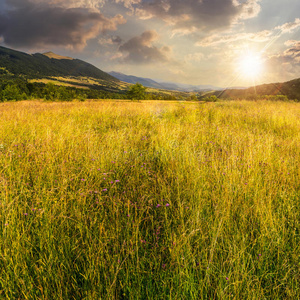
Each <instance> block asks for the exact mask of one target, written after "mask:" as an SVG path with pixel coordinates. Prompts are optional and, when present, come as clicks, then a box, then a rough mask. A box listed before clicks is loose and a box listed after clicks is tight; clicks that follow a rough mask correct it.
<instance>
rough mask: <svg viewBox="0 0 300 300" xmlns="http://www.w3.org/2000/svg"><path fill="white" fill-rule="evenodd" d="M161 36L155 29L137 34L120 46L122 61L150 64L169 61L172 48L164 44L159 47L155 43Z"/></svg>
mask: <svg viewBox="0 0 300 300" xmlns="http://www.w3.org/2000/svg"><path fill="white" fill-rule="evenodd" d="M158 38H159V36H158V34H157V32H156V31H154V30H148V31H145V32H144V33H142V34H141V35H140V36H136V37H134V38H132V39H130V40H129V41H127V42H126V43H124V44H123V45H121V46H120V47H119V52H120V53H121V54H122V56H120V55H119V57H118V58H120V57H121V61H122V62H127V63H135V64H150V63H159V62H167V61H169V59H170V55H171V48H170V47H167V46H163V47H161V48H158V47H156V46H154V45H153V43H154V42H155V41H157V40H158Z"/></svg>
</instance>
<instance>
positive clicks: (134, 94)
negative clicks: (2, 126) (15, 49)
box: [0, 78, 177, 102]
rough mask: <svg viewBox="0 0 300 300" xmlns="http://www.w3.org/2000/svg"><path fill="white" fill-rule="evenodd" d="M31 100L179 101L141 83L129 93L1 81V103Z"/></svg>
mask: <svg viewBox="0 0 300 300" xmlns="http://www.w3.org/2000/svg"><path fill="white" fill-rule="evenodd" d="M30 99H44V100H48V101H72V100H75V99H76V100H80V101H84V100H86V99H129V100H133V101H137V100H145V99H149V100H177V98H176V97H175V96H174V95H172V94H162V93H147V92H146V88H145V87H144V86H143V85H141V84H140V83H137V84H134V85H132V86H130V87H129V88H128V90H127V91H121V90H120V91H119V92H109V91H104V90H97V89H82V88H75V87H70V86H59V85H55V84H54V83H52V82H49V83H47V84H45V83H39V82H29V81H27V80H26V79H22V78H18V79H1V81H0V102H6V101H19V100H30Z"/></svg>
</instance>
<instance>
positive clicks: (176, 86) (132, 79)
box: [109, 71, 222, 92]
mask: <svg viewBox="0 0 300 300" xmlns="http://www.w3.org/2000/svg"><path fill="white" fill-rule="evenodd" d="M109 74H110V75H112V76H114V77H116V78H118V79H119V80H121V81H124V82H127V83H137V82H139V83H141V84H142V85H144V86H146V87H153V88H156V89H165V90H172V91H184V92H197V91H212V90H221V89H222V88H220V87H216V86H212V85H192V84H181V83H174V82H159V81H155V80H153V79H150V78H144V77H137V76H133V75H125V74H123V73H120V72H114V71H112V72H109Z"/></svg>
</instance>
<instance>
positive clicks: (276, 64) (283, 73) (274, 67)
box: [266, 40, 300, 81]
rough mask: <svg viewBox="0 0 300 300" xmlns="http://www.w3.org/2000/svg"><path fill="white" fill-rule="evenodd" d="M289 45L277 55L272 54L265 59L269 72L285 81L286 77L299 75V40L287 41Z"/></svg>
mask: <svg viewBox="0 0 300 300" xmlns="http://www.w3.org/2000/svg"><path fill="white" fill-rule="evenodd" d="M287 44H290V47H289V48H288V49H286V50H285V51H283V52H282V53H279V54H277V55H272V56H270V57H269V58H268V60H267V61H266V65H267V68H268V70H269V73H270V74H272V75H273V77H274V80H276V78H277V79H278V78H279V79H280V80H282V81H286V80H287V78H291V79H292V78H296V77H299V72H300V41H295V40H293V41H289V43H287Z"/></svg>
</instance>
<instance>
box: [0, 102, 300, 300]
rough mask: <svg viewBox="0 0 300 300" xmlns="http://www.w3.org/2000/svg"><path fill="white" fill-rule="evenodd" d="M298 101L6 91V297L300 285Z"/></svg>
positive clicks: (245, 290) (1, 183)
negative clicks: (9, 97)
mask: <svg viewBox="0 0 300 300" xmlns="http://www.w3.org/2000/svg"><path fill="white" fill-rule="evenodd" d="M299 129H300V106H299V104H295V103H283V102H282V103H281V102H276V103H275V102H274V103H273V102H246V101H240V102H227V103H226V102H224V103H207V104H195V103H193V104H188V103H187V104H182V103H162V102H144V103H131V102H85V103H43V102H31V101H28V102H20V103H4V104H1V105H0V197H1V200H0V202H1V203H0V235H1V236H0V270H1V272H0V299H299V298H300V284H299V282H300V275H299V274H300V236H299V234H300V232H299V229H300V226H299V220H300V208H299V205H300V174H299V170H300V163H299V157H300V130H299Z"/></svg>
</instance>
